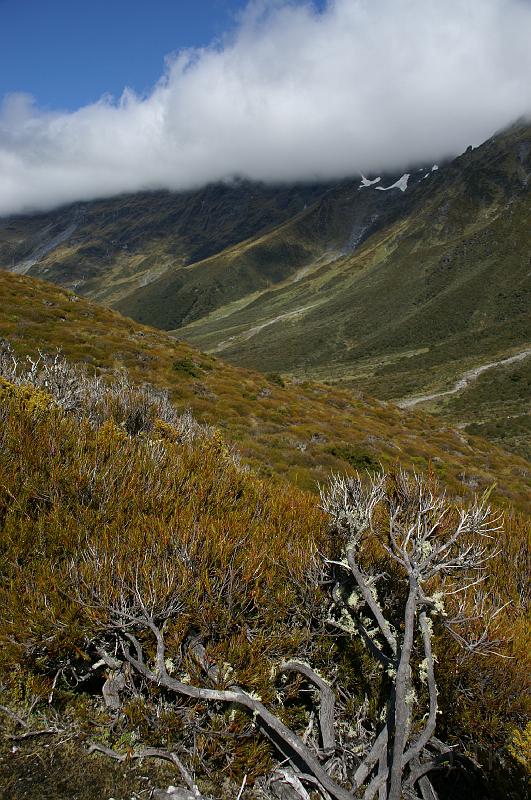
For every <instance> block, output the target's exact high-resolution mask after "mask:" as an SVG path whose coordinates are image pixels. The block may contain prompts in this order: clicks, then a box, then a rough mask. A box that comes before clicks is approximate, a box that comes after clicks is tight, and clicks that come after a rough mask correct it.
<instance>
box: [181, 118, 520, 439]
mask: <svg viewBox="0 0 531 800" xmlns="http://www.w3.org/2000/svg"><path fill="white" fill-rule="evenodd" d="M530 176H531V129H530V128H529V127H516V128H513V129H511V130H510V131H508V132H506V133H505V134H503V135H501V136H499V137H495V138H494V139H492V140H490V141H489V142H487V143H486V144H485V145H483V146H482V147H481V148H478V149H477V150H475V151H471V152H467V153H466V154H464V155H463V156H462V157H461V158H459V159H457V160H456V161H454V162H452V163H451V164H450V165H448V166H446V167H444V168H442V169H441V170H439V171H438V172H435V173H433V174H431V175H430V177H429V178H427V179H426V180H423V181H421V182H420V183H419V184H418V185H417V186H416V187H415V188H413V189H412V190H411V194H410V195H409V197H408V198H407V204H408V205H407V209H406V208H405V206H402V208H401V210H400V213H399V214H397V215H396V216H397V218H396V219H395V220H394V221H393V222H391V223H390V224H388V225H387V226H385V227H384V228H383V229H380V230H378V231H377V232H376V233H374V234H373V235H372V236H370V237H369V238H368V239H367V240H366V241H365V242H364V243H362V244H361V246H360V247H359V248H358V249H357V250H356V251H355V252H354V253H353V254H352V255H350V256H349V255H344V256H342V257H340V258H338V259H337V260H334V261H329V262H327V263H323V264H321V265H319V264H317V265H316V268H315V269H313V270H310V271H308V274H307V275H305V276H303V278H302V279H301V280H300V281H298V282H297V283H296V284H295V283H291V284H289V285H286V284H284V285H282V286H280V287H278V288H276V289H271V290H270V291H268V292H264V293H262V294H261V295H260V296H259V297H252V298H249V300H250V302H249V303H248V304H244V303H240V304H238V305H237V306H236V307H232V308H231V307H230V306H227V307H226V308H221V309H218V310H217V311H216V312H215V313H212V314H210V316H205V318H204V319H202V320H196V321H195V322H192V323H191V324H188V325H187V326H185V327H184V328H181V329H180V330H179V334H178V335H180V336H184V337H185V338H186V339H188V340H189V341H191V342H193V343H195V344H197V345H198V346H200V347H201V348H202V349H205V350H209V351H212V352H217V353H220V354H222V355H223V357H224V358H227V359H228V360H231V361H234V362H235V363H239V364H242V365H244V366H249V367H260V368H262V369H276V370H283V371H286V372H288V373H291V374H294V375H302V374H304V375H306V376H311V377H313V378H318V379H321V380H324V379H332V380H338V381H341V382H343V383H345V384H346V385H350V386H356V387H361V388H363V389H364V390H367V391H368V392H370V393H371V394H374V395H376V396H378V397H381V398H403V397H407V396H408V395H414V394H421V393H425V392H428V391H439V390H444V389H446V388H448V387H449V386H451V385H452V384H453V383H454V382H455V380H456V379H457V378H458V377H459V376H460V375H461V374H462V373H464V372H465V371H467V370H468V369H471V368H473V367H475V366H477V365H480V364H482V363H486V362H490V361H494V360H496V359H498V358H502V357H504V356H509V355H512V354H514V353H517V352H519V351H522V350H523V349H525V347H526V345H528V343H529V341H530V339H531V336H530V316H529V308H530V304H529V289H530V281H529V265H530V262H531V231H530V229H529V219H530V218H531V194H530V191H529V185H528V181H529V179H530ZM360 191H364V192H365V191H373V192H375V191H376V190H375V189H369V190H367V189H363V190H360ZM408 191H409V190H408ZM406 195H407V192H406ZM404 202H406V201H404ZM258 334H259V335H258ZM491 399H492V409H491V412H489V414H490V415H491V417H492V418H493V419H494V418H496V414H495V413H494V409H495V407H496V405H497V400H496V397H495V396H494V394H493V397H492V398H491ZM520 413H523V406H522V405H520ZM454 419H458V418H457V417H455V418H454ZM500 420H501V417H498V418H497V422H498V423H499V422H500ZM459 421H460V420H459ZM509 428H510V425H509V426H508V430H507V435H506V436H505V437H503V436H502V438H504V439H505V440H507V441H509V442H512V443H513V444H514V441H513V440H511V434H510V430H509Z"/></svg>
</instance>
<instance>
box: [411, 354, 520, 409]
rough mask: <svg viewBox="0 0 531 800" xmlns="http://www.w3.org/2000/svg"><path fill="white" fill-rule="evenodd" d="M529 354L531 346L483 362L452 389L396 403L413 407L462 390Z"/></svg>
mask: <svg viewBox="0 0 531 800" xmlns="http://www.w3.org/2000/svg"><path fill="white" fill-rule="evenodd" d="M529 355H531V347H528V348H527V349H526V350H523V351H522V352H521V353H517V354H516V355H515V356H510V357H509V358H502V359H501V360H500V361H492V362H491V363H490V364H483V365H482V366H481V367H474V369H469V370H468V372H465V374H464V375H463V376H462V377H461V378H459V380H458V381H457V382H456V383H455V385H454V386H453V387H452V388H451V389H447V390H446V391H444V392H435V393H434V394H420V395H417V396H416V397H407V398H405V399H404V400H399V401H397V402H396V405H397V406H398V407H399V408H411V407H412V406H416V405H418V403H427V402H428V401H429V400H436V399H437V398H438V397H445V396H446V395H449V394H455V393H456V392H460V391H461V390H462V389H466V387H467V386H468V384H469V383H472V382H473V381H475V380H476V379H477V378H478V377H479V376H480V375H481V374H482V373H483V372H486V371H487V370H489V369H493V368H494V367H502V366H504V365H505V364H514V363H515V361H523V360H524V358H527V356H529Z"/></svg>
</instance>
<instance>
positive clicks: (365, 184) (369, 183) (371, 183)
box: [358, 175, 382, 189]
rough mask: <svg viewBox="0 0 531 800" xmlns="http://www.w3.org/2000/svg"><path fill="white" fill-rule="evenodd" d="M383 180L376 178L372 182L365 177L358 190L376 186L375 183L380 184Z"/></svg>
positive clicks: (363, 176)
mask: <svg viewBox="0 0 531 800" xmlns="http://www.w3.org/2000/svg"><path fill="white" fill-rule="evenodd" d="M381 180H382V179H381V178H375V179H374V180H373V181H370V180H369V179H368V178H366V177H365V175H362V176H361V183H360V185H359V186H358V189H364V188H365V187H366V186H374V184H375V183H379V182H380V181H381Z"/></svg>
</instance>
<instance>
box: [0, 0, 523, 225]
mask: <svg viewBox="0 0 531 800" xmlns="http://www.w3.org/2000/svg"><path fill="white" fill-rule="evenodd" d="M530 42H531V2H529V0H444V2H443V0H335V2H330V3H329V4H328V6H327V8H326V10H325V11H324V12H322V13H318V12H317V11H316V10H315V8H313V6H312V4H311V3H307V2H294V1H293V0H292V2H285V1H284V0H269V1H268V0H262V1H261V2H260V1H258V2H253V3H251V4H250V5H249V7H248V8H247V10H246V12H245V13H244V14H243V16H242V18H241V20H240V23H239V25H238V28H237V30H236V31H235V32H234V33H233V34H232V35H231V37H230V38H227V40H226V41H225V42H224V43H223V44H222V45H221V46H212V47H211V48H206V49H202V50H195V51H186V52H183V53H180V54H178V55H177V56H176V57H175V58H174V59H173V60H172V61H170V62H168V66H167V69H166V72H165V74H164V75H163V77H162V78H161V80H160V81H159V83H158V84H157V85H156V86H155V87H154V89H153V91H152V92H151V94H149V96H146V97H138V96H136V95H135V94H134V93H132V92H130V91H128V90H126V91H125V92H124V94H123V95H122V97H121V98H120V100H119V101H117V102H114V101H113V100H112V99H111V98H102V99H101V100H100V101H99V102H98V103H95V104H93V105H89V106H85V107H83V108H80V109H79V110H77V111H74V112H71V113H65V112H43V111H40V110H39V109H38V108H36V107H35V106H34V104H33V102H32V99H31V98H28V97H27V96H24V95H17V94H15V95H11V96H9V97H7V98H6V100H5V102H4V105H3V108H2V110H1V111H0V214H8V213H13V212H19V211H23V210H29V209H46V208H49V207H52V206H54V205H59V204H61V203H65V202H69V201H74V200H87V199H91V198H94V197H101V196H107V195H112V194H116V193H120V192H125V191H134V190H138V189H146V188H153V189H154V188H168V189H183V188H189V187H193V186H197V185H200V184H202V183H205V182H208V181H215V180H220V179H224V178H227V177H231V176H234V175H241V176H245V177H249V178H252V179H259V180H266V181H268V180H269V181H280V180H295V179H314V178H333V177H342V176H345V175H351V174H359V172H360V171H364V172H366V173H371V172H374V171H377V174H379V171H380V170H385V169H392V168H399V167H402V166H404V167H407V165H408V164H409V163H411V162H415V161H417V162H418V161H430V163H433V160H436V159H440V158H441V157H443V156H445V155H452V154H455V153H457V152H461V151H462V150H463V149H464V148H465V147H466V146H467V145H468V144H474V145H476V144H479V143H480V142H481V141H483V140H484V139H485V138H486V137H488V136H489V135H490V134H491V133H493V132H494V130H496V129H497V128H499V127H502V126H504V125H506V124H508V123H510V122H512V121H513V120H514V119H516V118H517V117H519V116H521V115H526V114H528V113H529V112H530V111H531V47H530V46H529V43H530Z"/></svg>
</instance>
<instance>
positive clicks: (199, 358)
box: [0, 271, 529, 508]
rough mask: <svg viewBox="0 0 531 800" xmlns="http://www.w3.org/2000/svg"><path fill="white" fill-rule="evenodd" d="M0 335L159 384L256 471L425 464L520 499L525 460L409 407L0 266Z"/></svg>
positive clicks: (464, 488)
mask: <svg viewBox="0 0 531 800" xmlns="http://www.w3.org/2000/svg"><path fill="white" fill-rule="evenodd" d="M0 336H2V337H4V338H7V339H8V340H9V341H10V342H11V343H12V344H13V346H14V347H15V348H16V349H17V351H18V352H19V353H30V352H31V353H34V352H35V351H36V350H37V349H38V348H39V347H40V348H43V349H45V350H46V351H53V350H54V349H55V348H56V347H61V348H62V349H63V352H64V354H65V355H66V356H67V357H68V358H69V359H72V360H74V361H83V362H86V363H87V364H89V365H93V366H94V367H96V368H98V369H99V370H103V371H105V370H115V369H122V368H125V369H126V370H127V371H128V373H129V374H130V376H131V378H132V379H133V380H134V381H136V382H139V383H141V382H148V383H151V384H153V385H154V386H156V387H160V388H165V389H167V390H168V391H169V392H170V394H171V396H172V398H173V399H174V401H175V402H176V403H177V405H178V407H179V408H180V409H182V410H183V409H185V408H191V409H192V411H193V413H194V415H195V416H196V417H197V418H198V419H199V421H202V422H208V423H211V424H214V425H216V426H218V427H220V428H221V429H222V431H223V432H224V435H225V437H226V438H227V440H229V441H230V442H233V443H235V444H236V446H237V447H238V449H239V450H240V451H241V453H242V455H243V457H244V459H246V460H247V461H249V463H251V464H252V465H253V466H255V467H256V469H257V470H258V472H259V473H260V474H262V475H272V476H280V477H282V478H284V479H287V480H289V481H291V482H293V483H294V484H296V485H298V486H300V487H302V488H310V489H312V490H315V487H316V483H317V482H318V481H320V482H323V481H324V480H326V477H327V475H329V474H330V472H331V471H338V470H341V471H343V470H347V471H348V470H352V469H355V468H361V469H364V468H366V467H368V468H369V469H371V468H376V467H377V466H378V464H379V462H381V463H383V464H384V465H392V464H394V463H396V461H400V462H401V463H402V464H403V466H405V467H409V468H416V469H420V470H427V469H429V468H430V465H431V468H432V469H433V470H434V471H435V472H436V473H437V474H438V475H439V476H440V477H441V478H442V479H443V481H444V482H445V484H446V485H447V487H448V488H449V490H450V492H451V493H452V494H453V495H456V496H465V495H469V494H470V493H472V492H474V491H478V490H481V489H483V488H485V487H487V486H490V485H492V484H493V483H495V482H496V483H497V489H496V494H497V496H498V498H499V499H500V500H504V501H508V502H512V503H515V504H516V505H517V506H519V507H522V508H528V507H529V463H528V462H527V461H526V460H524V459H522V458H519V457H517V456H514V455H511V454H508V453H506V452H505V451H503V450H502V449H500V448H498V447H496V446H494V445H492V444H490V443H489V442H487V441H486V440H484V439H481V438H475V437H470V436H468V435H465V434H463V433H462V432H461V431H458V430H454V429H452V428H451V427H448V426H447V425H446V423H444V422H441V421H440V420H438V419H436V418H434V417H431V416H429V415H427V414H425V413H423V412H420V411H416V410H413V411H411V412H410V411H404V410H401V409H399V408H397V407H396V406H394V405H392V404H387V403H381V402H378V401H376V400H370V399H366V398H363V397H361V396H359V395H358V394H357V393H354V392H352V391H344V390H342V389H340V388H337V387H328V386H325V385H324V384H322V383H311V382H301V381H287V382H286V383H285V385H283V382H282V381H281V380H280V379H279V378H278V377H276V376H275V375H269V376H266V375H263V374H260V373H257V372H254V371H249V370H245V369H241V368H238V367H235V366H232V365H230V364H227V363H225V362H223V361H221V360H218V359H217V358H215V357H213V356H211V355H205V354H202V353H199V352H198V351H197V350H195V349H194V348H192V347H191V346H190V345H188V344H186V343H184V342H180V341H176V340H175V338H174V337H172V336H170V335H169V334H167V333H164V332H161V331H157V330H154V329H152V328H148V327H146V326H143V325H140V324H138V323H135V322H134V321H132V320H130V319H127V318H125V317H122V316H121V315H120V314H118V313H117V312H115V311H112V310H109V309H106V308H104V307H100V306H98V305H95V304H92V303H90V302H88V301H86V300H84V299H81V298H79V297H77V296H76V295H73V294H72V293H70V292H67V291H65V290H62V289H60V288H58V287H55V286H53V285H52V284H49V283H46V282H43V281H38V280H34V279H30V278H28V277H25V276H18V275H14V274H12V273H8V272H2V271H0Z"/></svg>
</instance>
